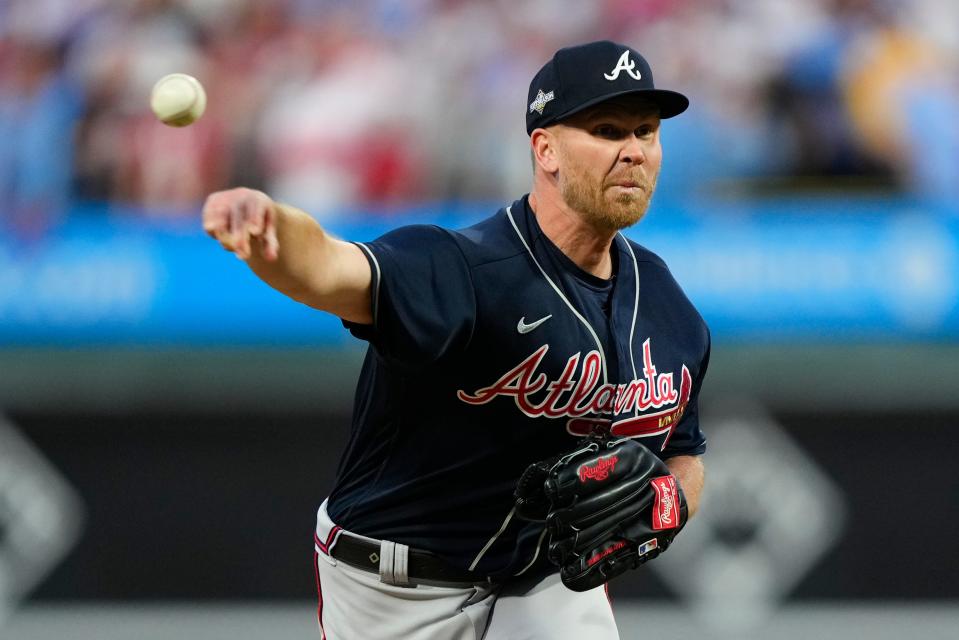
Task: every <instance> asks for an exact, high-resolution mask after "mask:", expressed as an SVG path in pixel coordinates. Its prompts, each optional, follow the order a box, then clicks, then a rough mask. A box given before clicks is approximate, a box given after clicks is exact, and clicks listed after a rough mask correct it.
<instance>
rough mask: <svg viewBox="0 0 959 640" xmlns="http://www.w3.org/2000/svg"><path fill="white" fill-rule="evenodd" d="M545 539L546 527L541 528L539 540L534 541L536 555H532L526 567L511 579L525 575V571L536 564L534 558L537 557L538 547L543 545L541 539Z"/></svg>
mask: <svg viewBox="0 0 959 640" xmlns="http://www.w3.org/2000/svg"><path fill="white" fill-rule="evenodd" d="M545 537H546V527H543V533H541V534H539V540H537V541H536V553H534V554H533V559H532V560H530V561H529V564H528V565H526V566H525V567H523V568H522V569H520V572H519V573H514V574H513V577H516V576H521V575H523V574H524V573H526V571H527V570H528V569H529V568H530V567H532V566H533V564H534V563H535V562H536V558H538V557H539V548H540V546H542V544H543V538H545Z"/></svg>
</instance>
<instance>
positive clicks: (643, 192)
mask: <svg viewBox="0 0 959 640" xmlns="http://www.w3.org/2000/svg"><path fill="white" fill-rule="evenodd" d="M569 177H570V179H567V180H565V181H564V182H563V185H562V195H563V200H564V202H566V204H567V206H569V207H570V208H571V209H573V210H574V211H576V212H577V213H579V214H580V215H581V216H582V217H583V220H584V222H586V223H587V224H589V225H590V226H592V227H594V228H596V229H600V230H604V231H619V230H621V229H625V228H626V227H631V226H633V225H634V224H636V223H637V222H639V221H640V220H641V219H642V218H643V216H644V215H646V210H647V209H648V208H649V202H650V200H651V199H652V196H653V191H654V190H655V188H656V179H657V177H658V176H653V178H652V179H651V180H648V181H647V180H639V179H633V180H634V181H636V182H637V183H638V184H640V185H641V186H642V188H641V189H638V190H635V191H633V192H627V191H623V190H621V189H616V187H614V186H611V185H609V184H606V183H601V184H595V181H594V180H591V179H590V177H589V176H587V175H586V174H585V173H584V172H575V174H574V175H571V176H569ZM614 189H615V190H616V191H617V193H614V192H613V190H614Z"/></svg>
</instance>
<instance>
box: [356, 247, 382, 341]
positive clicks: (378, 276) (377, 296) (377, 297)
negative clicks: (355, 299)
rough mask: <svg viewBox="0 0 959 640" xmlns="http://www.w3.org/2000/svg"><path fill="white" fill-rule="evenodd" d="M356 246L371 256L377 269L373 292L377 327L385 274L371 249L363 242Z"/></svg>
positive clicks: (374, 318) (374, 315)
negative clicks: (381, 282)
mask: <svg viewBox="0 0 959 640" xmlns="http://www.w3.org/2000/svg"><path fill="white" fill-rule="evenodd" d="M356 246H358V247H359V248H360V249H362V250H363V251H365V252H366V253H367V255H369V256H370V260H371V261H372V262H373V266H374V267H375V268H376V288H375V290H374V291H373V326H374V327H375V326H376V316H377V311H379V308H380V281H381V280H382V279H383V274H382V272H381V271H380V263H379V261H378V260H377V259H376V256H375V255H373V252H372V251H370V248H369V247H367V246H366V245H365V244H363V243H362V242H357V243H356Z"/></svg>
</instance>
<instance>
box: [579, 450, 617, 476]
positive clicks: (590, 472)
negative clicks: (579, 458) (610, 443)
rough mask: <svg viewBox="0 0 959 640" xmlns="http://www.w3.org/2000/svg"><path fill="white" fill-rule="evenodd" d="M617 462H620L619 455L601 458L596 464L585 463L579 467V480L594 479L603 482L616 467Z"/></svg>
mask: <svg viewBox="0 0 959 640" xmlns="http://www.w3.org/2000/svg"><path fill="white" fill-rule="evenodd" d="M617 462H619V456H609V457H608V458H600V459H599V460H597V461H596V464H594V465H588V464H584V465H582V466H581V467H580V468H579V481H580V482H586V481H587V480H591V479H592V480H598V481H600V482H602V481H603V480H605V479H606V478H608V477H609V474H610V472H611V471H612V470H613V469H615V468H616V463H617Z"/></svg>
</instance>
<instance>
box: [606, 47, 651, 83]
mask: <svg viewBox="0 0 959 640" xmlns="http://www.w3.org/2000/svg"><path fill="white" fill-rule="evenodd" d="M620 71H625V72H626V73H628V74H629V77H631V78H632V79H633V80H639V79H641V78H642V77H643V75H642V74H641V73H640V72H639V71H637V70H636V63H635V62H634V61H633V60H630V59H629V49H627V50H626V51H623V55H621V56H619V60H618V61H617V62H616V66H615V67H613V70H612V71H610V72H609V73H604V74H603V77H604V78H606V79H607V80H615V79H616V78H618V77H619V72H620Z"/></svg>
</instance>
